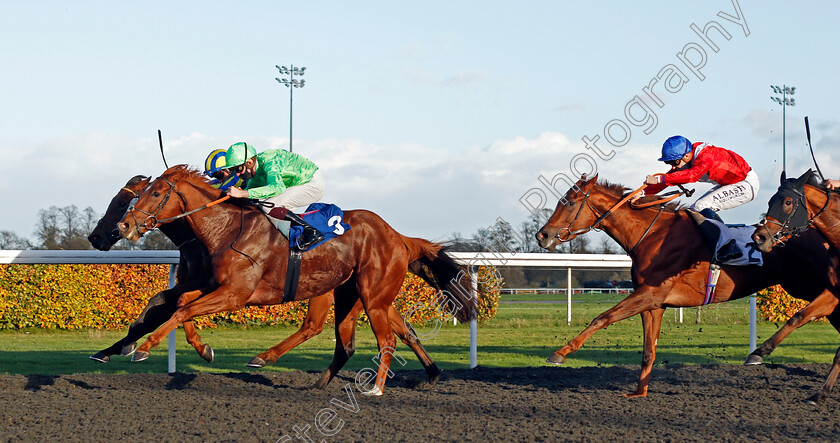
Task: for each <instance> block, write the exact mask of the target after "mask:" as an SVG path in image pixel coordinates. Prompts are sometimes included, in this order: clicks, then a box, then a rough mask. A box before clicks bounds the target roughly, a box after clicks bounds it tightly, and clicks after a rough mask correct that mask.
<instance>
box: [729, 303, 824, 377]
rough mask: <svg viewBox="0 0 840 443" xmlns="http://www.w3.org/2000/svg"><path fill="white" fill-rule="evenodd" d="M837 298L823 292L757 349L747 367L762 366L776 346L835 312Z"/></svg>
mask: <svg viewBox="0 0 840 443" xmlns="http://www.w3.org/2000/svg"><path fill="white" fill-rule="evenodd" d="M838 301H840V300H838V299H837V297H835V296H834V294H833V293H832V292H831V291H828V290H826V291H823V292H822V293H821V294H820V295H818V296H817V298H815V299H814V301H812V302H811V303H810V304H808V306H805V307H804V308H802V309H801V310H799V312H797V313H796V314H794V315H793V317H791V318H790V319H789V320H788V321H787V322H786V323H785V324H784V326H782V327H781V329H779V330H778V331H776V333H775V334H773V336H772V337H770V338H768V339H767V340H766V341H765V342H764V343H762V344H761V346H759V347H757V348H755V351H753V352H752V353H751V354H750V355H749V356H747V360H746V361H745V362H744V365H745V366H750V365H760V364H762V363H764V356H765V355H770V353H771V352H773V350H774V349H776V346H778V345H779V343H781V342H782V340H784V339H785V337H787V336H788V335H789V334H790V333H791V332H793V331H794V330H796V329H797V328H799V327H800V326H802V325H804V324H806V323H808V322H810V321H813V320H815V319H818V318H820V317H825V316H826V315H829V314H831V313H832V312H834V308H836V307H837V304H838Z"/></svg>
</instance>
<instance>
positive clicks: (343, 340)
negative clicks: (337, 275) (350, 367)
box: [314, 279, 363, 389]
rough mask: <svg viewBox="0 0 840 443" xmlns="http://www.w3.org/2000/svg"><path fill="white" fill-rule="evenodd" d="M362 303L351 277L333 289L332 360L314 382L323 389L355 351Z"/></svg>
mask: <svg viewBox="0 0 840 443" xmlns="http://www.w3.org/2000/svg"><path fill="white" fill-rule="evenodd" d="M362 308H363V305H362V302H361V300H359V293H358V292H357V291H356V289H355V284H354V283H353V280H352V279H351V280H350V281H348V282H347V283H344V284H343V285H341V286H339V287H338V288H336V289H335V352H334V353H333V360H332V362H331V363H330V365H329V367H327V370H326V371H324V372H323V373H322V374H321V378H320V379H319V380H318V381H317V382H316V383H315V386H314V387H316V388H318V389H323V388H324V387H325V386H327V383H329V382H330V380H332V379H333V377H335V375H336V374H337V373H338V371H340V370H341V368H343V367H344V364H345V363H347V360H349V359H350V357H352V356H353V353H355V352H356V339H355V334H356V319H357V318H358V317H359V313H360V312H361V311H362Z"/></svg>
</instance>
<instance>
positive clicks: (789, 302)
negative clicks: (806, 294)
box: [756, 285, 824, 322]
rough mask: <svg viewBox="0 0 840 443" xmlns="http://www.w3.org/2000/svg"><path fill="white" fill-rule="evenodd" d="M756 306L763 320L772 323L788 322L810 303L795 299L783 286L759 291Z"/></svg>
mask: <svg viewBox="0 0 840 443" xmlns="http://www.w3.org/2000/svg"><path fill="white" fill-rule="evenodd" d="M756 306H757V307H758V310H759V311H760V312H761V317H762V318H764V319H766V320H769V321H772V322H786V321H788V319H790V318H791V317H793V314H796V313H797V312H798V311H799V310H800V309H802V308H804V307H805V306H808V302H807V301H805V300H800V299H798V298H793V297H792V296H791V295H790V294H788V293H787V292H785V290H784V289H782V287H781V285H776V286H771V287H769V288H767V289H763V290H761V291H758V296H757V297H756ZM820 320H823V321H824V319H820Z"/></svg>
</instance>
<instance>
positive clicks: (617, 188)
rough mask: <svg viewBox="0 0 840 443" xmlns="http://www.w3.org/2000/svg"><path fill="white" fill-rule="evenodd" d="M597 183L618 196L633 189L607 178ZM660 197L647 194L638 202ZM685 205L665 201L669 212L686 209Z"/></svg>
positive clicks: (651, 207)
mask: <svg viewBox="0 0 840 443" xmlns="http://www.w3.org/2000/svg"><path fill="white" fill-rule="evenodd" d="M596 184H597V185H598V186H600V187H601V188H602V189H603V190H604V191H605V192H607V193H608V194H610V195H613V196H615V197H618V198H623V197H625V196H626V195H627V193H628V192H630V191H631V189H630V188H628V187H626V186H623V185H620V184H617V183H610V182H608V181H606V180H599V181H598V182H597V183H596ZM660 198H661V197H659V196H657V195H646V196H644V197H642V198H641V199H639V201H638V203H646V202H650V201H654V200H659V199H660ZM685 207H686V206H685V205H681V204H677V203H665V208H664V210H665V211H668V212H677V211H679V210H681V209H684V208H685ZM643 209H654V210H657V211H658V210H659V206H656V205H653V206H650V207H649V208H643Z"/></svg>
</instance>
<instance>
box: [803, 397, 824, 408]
mask: <svg viewBox="0 0 840 443" xmlns="http://www.w3.org/2000/svg"><path fill="white" fill-rule="evenodd" d="M822 400H823V399H822V396H821V395H820V394H814V395H812V396H810V397H808V398H806V399H805V403H808V404H809V405H812V406H816V405H818V404H820V402H821V401H822Z"/></svg>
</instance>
